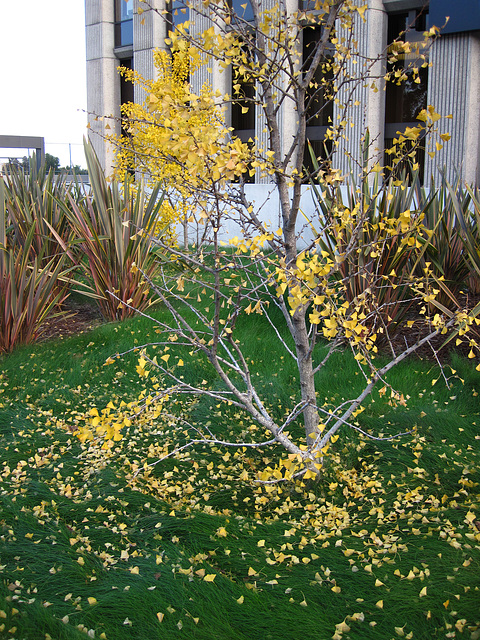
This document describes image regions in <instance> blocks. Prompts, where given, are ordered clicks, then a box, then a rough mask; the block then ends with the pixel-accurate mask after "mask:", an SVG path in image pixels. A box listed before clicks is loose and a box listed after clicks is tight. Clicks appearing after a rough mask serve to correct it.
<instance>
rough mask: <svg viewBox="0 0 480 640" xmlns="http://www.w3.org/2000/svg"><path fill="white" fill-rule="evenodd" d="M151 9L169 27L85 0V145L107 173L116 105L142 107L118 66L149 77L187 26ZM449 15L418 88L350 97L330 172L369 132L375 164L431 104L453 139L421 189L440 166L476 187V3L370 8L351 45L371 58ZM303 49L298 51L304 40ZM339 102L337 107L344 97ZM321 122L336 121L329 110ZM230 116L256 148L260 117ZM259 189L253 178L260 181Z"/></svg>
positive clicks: (206, 73) (408, 2) (225, 82)
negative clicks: (168, 40)
mask: <svg viewBox="0 0 480 640" xmlns="http://www.w3.org/2000/svg"><path fill="white" fill-rule="evenodd" d="M275 1H276V0H264V4H265V7H268V6H273V5H274V4H275ZM307 2H308V0H307ZM150 3H151V4H152V6H154V7H155V8H157V9H158V10H159V11H160V12H164V14H165V12H167V14H165V15H167V20H165V19H164V18H163V17H162V16H161V15H159V14H157V13H155V12H153V11H148V10H147V11H144V12H143V13H142V12H139V11H138V8H139V7H142V6H143V7H145V4H143V5H142V4H141V3H139V2H138V0H85V6H86V39H87V89H88V111H89V113H90V116H89V122H90V132H91V133H90V139H91V140H92V142H93V144H94V146H95V148H96V150H97V153H98V155H99V157H100V158H101V161H102V163H103V164H104V166H105V168H106V170H107V171H108V169H109V167H110V166H111V163H112V150H111V149H110V148H109V146H108V145H106V144H105V142H104V139H103V136H105V135H106V134H108V133H111V132H112V130H117V131H118V129H119V116H120V105H121V103H123V102H125V101H131V100H135V101H140V100H141V99H142V96H141V95H140V93H139V91H138V90H137V89H135V93H134V90H133V88H132V86H131V85H129V84H127V83H125V82H124V81H123V80H122V79H121V78H120V76H119V74H118V70H117V69H118V66H119V65H123V66H127V67H130V68H133V69H135V70H136V71H138V72H139V73H141V74H142V75H143V76H144V77H147V78H151V77H153V73H154V69H153V61H152V55H151V53H152V49H154V48H162V47H165V44H164V40H165V37H166V35H167V30H168V26H167V24H168V23H169V22H170V23H172V22H175V21H180V22H182V21H183V20H185V19H186V18H185V16H180V17H179V16H176V13H177V12H176V8H177V6H178V5H177V0H173V1H172V2H166V0H150ZM237 3H238V5H241V3H242V0H234V2H233V7H234V9H235V7H236V5H237ZM288 3H289V4H291V3H292V0H288ZM362 3H363V0H362ZM244 7H245V5H244ZM241 11H242V12H243V11H245V8H243V9H241ZM246 11H247V12H248V6H247V9H246ZM447 15H450V20H449V21H448V23H447V26H446V27H445V28H444V29H443V31H442V37H441V38H439V39H438V40H436V41H435V42H434V44H433V46H432V47H431V49H430V51H429V57H430V62H431V63H432V65H431V67H430V68H428V69H424V70H422V72H421V74H420V83H415V84H414V83H413V79H409V80H407V82H406V83H404V84H403V85H402V87H396V86H395V85H393V84H392V86H389V87H387V90H386V91H378V92H374V91H371V90H370V89H369V88H368V87H362V88H359V89H357V95H356V96H355V97H356V100H357V101H358V102H359V103H360V105H361V108H359V109H357V110H356V111H355V112H352V115H351V118H352V120H353V122H354V124H355V125H356V126H355V127H353V128H352V129H351V132H350V133H349V134H348V138H347V139H346V140H344V141H342V144H343V145H344V149H343V150H344V151H347V152H348V153H347V154H345V153H339V154H337V156H336V159H335V163H336V168H339V169H341V170H342V172H344V173H345V172H348V171H349V165H348V158H347V156H348V154H350V155H351V156H353V157H354V158H355V157H358V154H359V149H360V137H361V135H362V133H363V132H364V131H365V129H366V127H368V128H369V131H370V138H371V139H372V140H374V141H375V145H376V151H377V153H378V154H379V155H380V157H381V156H382V152H383V148H384V146H385V145H386V146H388V145H389V144H390V142H391V140H392V138H393V137H394V136H395V135H396V132H397V131H399V130H400V131H401V130H403V129H404V128H405V127H407V126H409V125H412V124H413V123H415V118H416V115H417V114H418V112H419V111H420V109H421V108H423V107H424V106H426V105H430V104H431V105H434V106H435V108H436V110H437V111H438V112H440V113H441V114H443V115H447V114H452V119H451V120H448V121H447V123H446V127H444V128H443V129H444V130H447V131H448V133H450V135H451V141H450V142H449V143H447V144H445V145H444V147H443V149H442V150H441V151H440V152H438V153H437V154H436V156H435V158H434V159H431V158H430V157H429V155H428V153H426V154H424V157H422V158H419V160H420V161H421V163H422V164H423V173H424V179H425V183H428V181H429V176H430V175H431V174H432V173H435V172H436V171H437V169H438V168H443V167H445V168H446V171H447V175H448V176H449V177H450V178H451V179H453V177H454V176H455V175H456V172H457V171H459V172H460V175H461V177H462V178H463V179H464V180H465V181H467V182H469V183H474V182H480V99H479V98H480V0H456V2H451V1H449V0H430V2H428V1H427V2H425V1H424V0H383V1H382V0H368V8H367V10H366V12H365V17H366V20H365V21H364V22H363V21H361V20H358V33H357V39H358V47H359V50H360V52H361V53H364V54H365V55H367V56H369V57H371V58H374V57H375V56H377V55H378V54H380V53H381V52H382V51H383V50H384V49H385V47H386V45H387V41H390V40H391V39H392V38H394V37H396V35H397V34H398V33H399V32H400V31H402V30H404V29H405V27H406V26H407V25H413V27H412V29H411V30H410V31H409V33H408V38H412V39H415V38H418V37H421V33H423V31H424V30H425V29H426V27H427V26H428V25H429V24H430V25H431V24H436V25H443V24H444V23H445V18H446V16H447ZM207 23H208V19H207V18H203V17H198V18H197V19H196V20H195V23H194V25H193V26H192V27H191V31H192V32H193V33H195V31H198V32H201V31H203V29H204V28H207V26H208V24H207ZM303 46H304V52H305V51H306V49H305V47H308V42H304V43H303ZM207 79H208V80H209V81H210V83H211V84H212V85H213V88H214V89H216V88H218V89H220V90H221V92H222V94H224V93H229V92H231V79H229V78H228V74H226V73H221V72H220V71H219V69H218V68H217V67H216V66H215V65H213V68H211V69H209V70H207V69H204V70H203V71H201V72H197V75H196V77H194V78H193V84H194V88H195V84H196V85H197V86H201V84H202V83H203V82H204V81H205V80H207ZM339 98H340V101H341V100H342V95H341V94H340V96H339ZM325 114H326V115H330V116H331V117H333V118H335V115H336V114H335V107H334V106H332V112H331V113H327V112H325ZM104 116H113V118H105V117H104ZM229 117H230V119H231V124H232V126H234V127H235V129H236V131H237V133H238V135H239V136H240V137H241V138H242V139H248V137H251V136H252V137H253V135H257V136H258V138H259V139H260V140H261V139H262V137H264V136H265V133H264V128H265V123H264V120H263V117H262V115H261V114H259V113H257V114H255V113H250V114H249V115H247V116H246V117H244V118H243V119H242V114H241V113H240V114H238V113H235V111H234V110H232V111H231V113H230V115H229ZM282 117H283V126H282V131H283V134H284V136H286V137H288V135H289V132H290V131H291V126H290V125H291V123H292V117H294V114H292V113H289V111H288V109H284V110H283V116H282ZM325 117H326V116H325ZM326 125H327V122H326V121H318V122H315V126H312V127H310V129H309V130H307V135H308V137H309V139H310V140H311V141H312V143H313V145H314V147H315V146H317V147H318V146H320V145H322V139H323V135H324V132H325V129H326ZM427 151H428V149H427ZM256 182H260V180H259V179H258V178H257V180H256ZM266 186H267V185H265V187H266Z"/></svg>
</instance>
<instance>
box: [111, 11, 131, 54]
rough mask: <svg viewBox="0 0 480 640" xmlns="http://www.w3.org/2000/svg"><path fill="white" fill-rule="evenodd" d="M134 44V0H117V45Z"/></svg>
mask: <svg viewBox="0 0 480 640" xmlns="http://www.w3.org/2000/svg"><path fill="white" fill-rule="evenodd" d="M131 45H133V0H127V1H125V0H115V46H116V47H127V46H131Z"/></svg>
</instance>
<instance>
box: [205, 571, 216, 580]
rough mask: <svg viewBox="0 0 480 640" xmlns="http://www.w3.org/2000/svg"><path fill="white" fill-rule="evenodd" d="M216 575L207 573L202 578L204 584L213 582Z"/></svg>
mask: <svg viewBox="0 0 480 640" xmlns="http://www.w3.org/2000/svg"><path fill="white" fill-rule="evenodd" d="M216 577H217V575H216V574H215V573H207V575H206V576H205V577H204V578H203V579H204V580H205V582H213V581H214V580H215V578H216Z"/></svg>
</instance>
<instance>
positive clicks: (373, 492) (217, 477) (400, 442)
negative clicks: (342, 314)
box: [0, 310, 480, 640]
mask: <svg viewBox="0 0 480 640" xmlns="http://www.w3.org/2000/svg"><path fill="white" fill-rule="evenodd" d="M154 313H155V314H160V315H161V311H160V310H155V311H154ZM160 315H159V317H160ZM239 330H240V336H241V337H243V338H244V339H248V344H249V348H250V353H249V357H250V358H251V360H252V362H253V364H252V367H253V369H254V371H255V372H256V373H258V374H259V375H258V376H256V377H257V378H258V382H259V386H260V387H261V388H262V390H263V394H264V397H265V398H266V402H267V403H268V404H269V405H270V406H271V407H272V409H273V410H274V411H275V412H276V413H277V414H278V415H283V413H284V412H285V410H286V408H287V407H288V406H290V404H291V402H292V401H291V399H290V396H294V395H295V393H296V390H295V370H294V367H293V365H292V363H291V362H289V360H288V356H286V355H285V356H283V357H282V354H281V353H279V352H278V349H277V348H276V344H275V342H274V341H272V340H270V339H269V338H268V332H267V331H266V330H265V326H264V325H263V322H262V319H261V318H259V317H257V316H249V317H248V318H247V319H245V320H242V322H241V323H239ZM155 336H156V334H155V332H154V329H153V327H152V325H151V323H149V322H148V321H147V320H145V319H141V318H139V319H133V320H129V321H127V322H125V323H123V324H121V325H118V324H105V325H103V326H101V327H99V328H97V329H96V330H94V331H92V332H91V333H88V334H83V335H80V336H77V337H74V338H68V339H64V340H59V341H55V342H49V343H44V344H39V345H35V346H33V347H23V348H20V349H18V350H17V351H15V352H14V353H13V354H12V355H10V356H8V357H3V358H2V359H1V360H0V371H1V377H0V447H1V451H2V454H1V459H0V460H1V462H0V505H1V506H0V509H1V510H0V576H1V580H0V637H1V638H15V639H17V640H18V639H21V638H26V639H27V640H36V639H41V640H48V638H52V639H54V640H59V639H69V640H70V639H79V638H86V637H95V638H101V637H106V638H107V639H109V640H122V639H125V640H127V639H131V638H135V639H137V638H138V639H145V640H153V639H155V638H159V639H160V638H161V639H162V640H164V639H169V638H182V637H184V638H188V639H189V640H190V638H198V639H205V640H207V639H208V640H212V639H214V640H217V639H218V640H224V639H225V640H236V639H238V640H257V639H258V640H267V639H269V638H271V639H272V640H273V639H275V640H278V639H280V638H281V639H285V640H298V638H304V639H308V640H310V639H311V640H323V639H328V638H333V637H335V638H336V640H338V639H339V638H351V639H354V640H362V639H363V638H365V639H367V638H368V639H369V640H370V639H373V640H376V639H378V640H389V639H390V638H400V637H409V638H415V639H430V638H471V639H472V640H474V639H475V638H479V637H480V591H479V586H480V582H479V578H478V576H479V575H480V530H479V528H478V527H480V522H479V521H480V515H479V510H480V495H479V494H480V492H479V486H480V485H479V482H480V473H479V449H480V429H479V425H480V408H479V407H480V403H479V402H478V393H480V375H479V374H478V372H475V370H474V368H473V367H472V366H471V363H470V362H468V361H463V360H460V359H457V360H455V361H453V362H452V367H453V368H454V370H455V374H452V373H451V369H450V368H447V372H448V373H449V375H451V380H450V384H451V387H450V389H447V388H446V386H445V385H444V384H442V379H441V378H440V379H439V371H438V369H436V368H435V367H434V366H433V365H431V364H430V363H426V362H421V361H419V360H412V361H411V363H410V364H408V363H407V364H402V365H401V366H400V367H399V368H398V369H397V370H395V371H392V372H391V376H390V378H389V382H391V383H392V384H393V385H394V386H395V388H396V389H398V391H399V392H400V393H403V394H404V395H405V397H406V398H407V396H408V398H407V405H406V406H402V405H398V406H394V403H392V401H391V399H390V396H389V394H388V393H387V394H385V395H383V396H382V395H381V394H379V393H378V391H376V392H375V393H374V395H373V397H372V401H370V402H369V403H367V405H366V408H365V411H364V412H363V413H362V414H360V415H359V416H358V418H357V420H358V425H359V426H360V427H361V428H362V429H364V430H367V431H371V432H372V433H376V434H377V433H379V432H381V433H384V434H385V435H393V434H395V433H398V432H405V431H411V430H412V429H413V432H412V433H411V434H410V435H408V436H404V437H402V438H399V439H396V440H393V441H388V442H386V441H372V440H365V439H363V438H361V437H360V436H359V435H358V434H357V433H356V432H352V431H345V432H344V433H343V434H342V436H341V438H340V440H338V441H337V443H336V444H335V447H334V451H333V454H332V456H331V458H330V463H329V465H328V467H327V469H326V470H325V475H324V477H323V479H322V481H321V483H319V484H318V485H313V484H312V485H308V486H300V485H285V484H283V485H281V484H280V485H276V486H263V485H258V483H256V482H255V479H256V477H257V473H258V472H259V471H260V470H262V469H263V468H265V467H266V466H270V467H272V469H273V468H274V467H275V464H276V462H277V460H278V457H279V456H281V455H282V451H280V450H279V449H278V448H271V449H269V450H262V451H256V452H252V451H250V450H249V451H241V450H232V449H230V450H229V451H228V452H226V451H225V450H219V449H214V448H205V447H200V448H197V449H189V450H187V451H186V452H184V453H182V454H181V455H180V456H178V457H177V459H173V458H170V459H168V460H165V461H164V462H162V463H161V464H159V465H156V466H152V467H150V468H149V469H144V468H143V465H144V463H145V462H149V463H153V462H154V461H155V460H156V459H158V457H159V456H160V455H162V453H165V452H166V451H167V450H168V451H170V450H171V449H172V447H173V446H174V445H175V444H178V443H181V442H183V441H185V439H186V438H187V435H188V432H186V426H185V422H182V420H189V421H191V422H192V421H194V422H195V423H196V424H202V423H203V424H205V423H209V426H210V428H212V429H214V430H215V431H216V432H217V433H219V434H221V435H222V436H223V437H225V438H230V439H233V438H235V437H236V436H237V435H238V433H239V432H241V433H243V434H244V437H245V438H253V437H258V438H260V437H262V436H263V434H261V432H260V430H259V429H258V427H256V426H255V425H252V423H251V420H250V419H249V418H248V417H246V416H243V415H240V414H239V413H238V411H237V410H236V409H235V410H234V409H233V408H227V409H225V407H222V408H219V407H217V406H216V405H215V403H212V402H210V401H208V400H207V399H201V400H199V401H193V400H191V399H190V400H187V399H183V402H182V400H181V399H179V400H175V399H172V400H170V402H169V403H168V404H167V405H166V406H165V409H164V412H162V414H161V415H160V416H159V417H158V418H156V419H153V417H152V414H151V413H150V414H149V413H147V414H146V415H144V416H143V417H142V418H140V419H138V420H137V421H136V422H134V423H133V424H132V426H131V427H129V428H128V429H126V430H125V437H124V438H123V439H122V440H121V441H119V442H116V443H114V446H112V448H111V449H108V450H101V449H100V448H99V447H98V446H93V445H88V443H87V444H86V445H82V444H81V443H80V442H79V440H78V438H76V437H75V436H74V435H72V430H74V429H75V425H77V424H80V425H81V424H84V423H85V420H86V415H85V414H86V412H88V411H89V410H90V409H91V408H92V407H97V408H98V410H99V411H101V410H102V409H103V408H105V407H106V406H107V404H108V403H109V402H110V401H113V404H114V405H115V407H118V406H119V403H120V402H121V401H122V400H124V401H126V402H129V401H132V400H134V399H135V398H137V397H138V394H139V393H140V391H141V389H142V388H143V387H142V384H143V381H142V380H140V379H139V377H138V375H137V373H136V370H135V366H136V364H137V359H138V354H135V353H132V354H130V355H129V356H127V357H126V358H124V359H122V360H116V361H115V364H114V365H110V366H104V362H105V360H106V359H107V357H109V356H111V355H113V354H115V353H117V352H122V351H124V350H126V349H129V348H132V347H136V346H138V347H139V346H141V345H142V344H144V343H145V342H148V341H149V340H155ZM182 357H183V356H182ZM184 359H185V363H186V366H185V367H184V375H185V377H186V378H187V377H189V378H190V379H191V380H201V379H202V378H205V379H206V380H208V381H209V383H210V384H212V385H214V384H216V382H215V380H214V377H213V376H212V374H211V372H210V371H209V370H208V369H207V367H206V365H205V363H204V362H202V361H201V359H197V360H196V361H195V362H194V363H193V365H191V366H187V365H188V361H187V358H184ZM435 380H436V382H435ZM361 384H362V380H361V379H360V376H359V375H358V369H357V367H356V365H355V363H354V361H353V360H352V359H351V356H350V355H349V354H348V353H337V354H335V355H334V356H333V357H332V359H331V361H330V362H329V368H328V370H327V371H326V372H325V374H324V375H323V377H322V379H321V380H320V387H319V388H320V394H321V395H322V396H324V397H325V399H326V401H328V402H331V403H333V402H338V401H340V400H342V399H344V398H347V397H349V396H350V394H352V395H354V394H355V393H356V391H357V390H358V388H360V385H361ZM296 428H297V429H300V426H299V425H294V426H293V427H292V429H296ZM136 470H139V473H138V474H137V475H135V471H136ZM205 578H207V579H205ZM89 598H90V600H89ZM93 599H94V600H93ZM157 613H158V614H163V616H162V615H160V616H159V617H158V616H157ZM159 618H161V619H162V621H160V619H159ZM102 634H105V635H104V636H102Z"/></svg>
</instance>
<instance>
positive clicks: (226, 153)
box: [110, 34, 251, 227]
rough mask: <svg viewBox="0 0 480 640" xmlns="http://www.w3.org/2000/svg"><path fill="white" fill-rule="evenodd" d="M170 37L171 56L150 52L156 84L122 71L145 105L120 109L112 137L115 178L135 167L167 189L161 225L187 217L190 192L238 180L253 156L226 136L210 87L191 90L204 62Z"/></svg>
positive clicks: (196, 54)
mask: <svg viewBox="0 0 480 640" xmlns="http://www.w3.org/2000/svg"><path fill="white" fill-rule="evenodd" d="M170 35H171V41H170V42H171V48H172V53H170V52H167V51H164V50H156V51H155V52H154V65H155V69H156V74H157V77H156V78H155V79H154V80H148V79H145V78H143V77H142V76H141V75H140V74H139V73H137V72H135V71H132V70H131V69H125V68H123V69H121V73H122V75H123V76H124V78H125V79H126V80H127V81H130V82H132V83H134V84H135V85H136V86H137V87H139V88H140V89H141V90H143V92H144V93H145V96H146V98H145V100H144V102H143V104H135V103H127V104H124V105H123V106H122V123H123V127H124V134H123V135H121V136H115V135H112V136H111V137H110V140H111V141H112V142H113V144H114V145H115V147H116V172H117V174H122V175H123V173H124V172H125V171H128V170H132V169H134V170H135V171H136V172H137V173H140V174H143V175H144V176H145V177H146V178H147V181H149V182H151V183H158V182H159V181H160V183H161V184H162V186H163V188H164V189H165V192H166V194H167V198H166V200H165V204H164V206H163V207H162V214H161V216H160V218H159V226H163V227H164V226H165V225H168V224H169V223H171V222H172V221H174V220H179V219H185V218H187V217H188V211H189V209H190V208H191V206H192V205H191V202H189V198H191V197H192V194H194V193H199V192H201V190H203V189H205V190H206V189H208V188H210V187H211V186H212V184H214V183H217V184H218V183H220V185H221V184H224V183H225V182H226V181H229V180H235V179H237V178H238V177H239V176H241V175H242V173H244V172H245V171H246V170H247V162H248V159H249V157H250V154H251V151H250V150H249V148H248V146H247V145H246V144H244V143H242V142H241V141H240V140H239V139H238V138H232V137H231V136H229V131H228V130H227V129H226V126H225V122H224V119H223V114H222V111H221V110H220V109H219V108H218V107H217V106H216V96H215V95H214V94H213V92H212V91H211V89H210V88H209V87H208V86H207V85H206V86H204V87H203V88H202V91H201V92H200V94H199V95H196V94H194V93H193V92H192V91H191V87H190V84H189V75H190V74H192V73H193V72H194V71H195V69H197V68H198V66H199V65H200V64H201V63H202V60H201V59H200V57H199V54H198V51H197V50H196V49H195V48H194V47H191V46H189V45H188V44H187V42H186V40H185V39H184V38H181V37H179V36H177V35H174V34H170ZM224 46H225V43H224ZM196 204H197V206H198V202H197V203H196Z"/></svg>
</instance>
